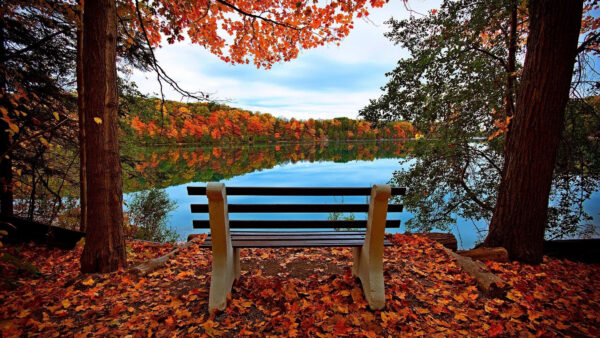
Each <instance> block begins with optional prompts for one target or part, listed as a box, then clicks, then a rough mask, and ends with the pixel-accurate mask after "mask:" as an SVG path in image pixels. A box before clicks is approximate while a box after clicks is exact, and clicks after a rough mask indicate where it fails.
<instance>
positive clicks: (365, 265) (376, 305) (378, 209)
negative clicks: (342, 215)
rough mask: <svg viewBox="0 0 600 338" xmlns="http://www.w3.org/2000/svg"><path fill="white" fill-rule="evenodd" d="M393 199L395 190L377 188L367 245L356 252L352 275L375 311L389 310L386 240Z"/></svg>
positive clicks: (373, 195) (372, 197)
mask: <svg viewBox="0 0 600 338" xmlns="http://www.w3.org/2000/svg"><path fill="white" fill-rule="evenodd" d="M390 195H391V188H390V186H389V185H387V184H384V185H374V186H373V189H372V190H371V201H370V203H369V219H368V221H367V232H366V234H365V243H364V244H363V246H362V247H357V248H354V265H353V267H352V274H353V275H354V276H357V277H358V278H360V282H361V284H362V288H363V292H364V293H365V299H366V300H367V302H368V303H369V307H370V308H371V310H381V309H383V307H384V306H385V288H384V283H383V239H384V236H385V219H386V216H387V206H388V198H389V197H390Z"/></svg>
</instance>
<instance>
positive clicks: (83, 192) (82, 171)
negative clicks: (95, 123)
mask: <svg viewBox="0 0 600 338" xmlns="http://www.w3.org/2000/svg"><path fill="white" fill-rule="evenodd" d="M77 14H78V15H77V67H76V73H77V112H78V113H79V205H80V209H81V217H80V218H81V221H80V224H79V231H81V232H85V231H86V229H87V226H86V223H87V182H86V168H87V163H86V161H85V113H84V112H83V107H84V102H83V4H82V1H79V13H77Z"/></svg>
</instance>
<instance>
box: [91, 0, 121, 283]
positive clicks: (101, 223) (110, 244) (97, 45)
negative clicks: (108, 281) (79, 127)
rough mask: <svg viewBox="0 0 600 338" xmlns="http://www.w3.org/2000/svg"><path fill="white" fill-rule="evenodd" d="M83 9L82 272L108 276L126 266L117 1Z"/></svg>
mask: <svg viewBox="0 0 600 338" xmlns="http://www.w3.org/2000/svg"><path fill="white" fill-rule="evenodd" d="M84 6H85V7H84V14H83V34H84V38H83V61H84V62H83V78H84V79H85V81H84V106H85V109H84V112H85V121H84V122H85V140H84V149H85V156H86V160H87V175H86V181H87V203H88V206H89V207H88V208H87V232H86V238H85V247H84V249H83V253H82V254H81V271H82V272H83V273H88V272H101V273H104V272H110V271H114V270H117V269H118V268H119V266H122V267H125V266H126V265H127V261H126V256H125V255H126V254H125V241H124V237H123V229H122V226H123V207H122V205H123V193H122V176H121V161H120V156H119V143H118V141H119V139H118V124H117V102H118V101H117V70H116V60H115V58H116V32H117V30H116V9H115V1H114V0H98V1H85V4H84Z"/></svg>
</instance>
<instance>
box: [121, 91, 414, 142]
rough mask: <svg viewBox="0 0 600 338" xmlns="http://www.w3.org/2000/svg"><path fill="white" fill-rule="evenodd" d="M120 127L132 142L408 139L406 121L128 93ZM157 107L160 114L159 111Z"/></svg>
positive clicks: (410, 134) (411, 129)
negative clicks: (281, 113)
mask: <svg viewBox="0 0 600 338" xmlns="http://www.w3.org/2000/svg"><path fill="white" fill-rule="evenodd" d="M125 101H126V102H125V104H124V105H123V107H122V108H121V109H122V112H123V115H121V124H120V125H121V129H122V130H123V131H124V132H125V134H126V135H129V136H131V137H132V138H133V139H132V140H133V141H137V142H143V143H149V144H157V143H171V144H172V143H222V142H231V143H243V142H277V141H290V142H302V141H327V140H380V139H410V138H414V137H415V136H418V132H417V131H416V130H415V128H414V127H413V125H412V124H411V123H410V122H406V121H393V122H385V123H380V124H378V125H376V124H374V123H371V122H367V121H365V120H355V119H349V118H347V117H336V118H334V119H330V120H320V119H319V120H316V119H308V120H306V121H303V120H297V119H294V118H291V119H289V120H288V119H284V118H278V117H274V116H273V115H271V114H268V113H260V112H250V111H247V110H242V109H237V108H232V107H229V106H227V105H224V104H218V103H210V102H196V103H180V102H175V101H165V102H164V103H163V102H162V101H161V100H159V99H156V98H144V97H140V96H132V97H128V98H126V99H125ZM161 110H162V114H161Z"/></svg>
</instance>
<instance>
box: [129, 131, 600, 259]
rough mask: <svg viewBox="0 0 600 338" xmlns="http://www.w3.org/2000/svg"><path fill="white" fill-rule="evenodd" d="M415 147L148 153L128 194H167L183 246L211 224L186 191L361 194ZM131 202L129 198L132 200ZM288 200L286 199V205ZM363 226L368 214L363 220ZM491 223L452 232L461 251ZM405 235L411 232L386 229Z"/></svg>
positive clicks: (593, 209) (594, 210)
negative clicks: (197, 222) (155, 190)
mask: <svg viewBox="0 0 600 338" xmlns="http://www.w3.org/2000/svg"><path fill="white" fill-rule="evenodd" d="M409 147H410V145H409V144H406V143H391V142H386V143H330V144H327V145H314V144H286V145H278V146H254V147H252V146H242V147H228V148H220V147H201V148H176V149H173V148H140V149H135V150H133V151H132V155H130V160H129V161H127V163H125V164H124V168H125V171H126V172H127V171H129V172H130V173H131V174H130V179H128V180H125V182H124V183H125V191H126V192H133V191H138V190H143V189H148V188H150V187H151V186H157V187H160V188H164V189H165V191H166V192H167V193H168V195H169V197H170V199H171V200H173V201H175V202H176V203H177V208H176V210H174V211H173V212H172V213H171V214H170V218H169V225H170V226H171V227H173V228H175V229H176V231H177V233H178V234H180V235H181V239H182V240H183V239H185V238H187V236H188V235H189V234H192V233H202V232H207V230H203V229H193V227H192V220H194V219H207V215H204V214H192V213H191V212H190V204H191V203H206V197H203V196H188V195H187V190H186V187H187V186H190V185H194V186H204V185H206V182H223V183H225V185H226V186H292V187H311V186H323V187H361V186H372V185H373V184H378V183H387V182H388V181H389V180H390V179H391V178H392V174H393V172H394V171H396V170H399V169H400V168H401V166H400V164H399V159H401V158H402V157H404V156H405V155H406V152H407V151H408V150H407V149H408V148H409ZM127 198H128V195H126V196H125V199H127ZM284 199H285V200H284ZM228 200H229V202H230V203H272V202H273V201H274V200H277V201H278V202H279V203H311V202H321V203H334V202H336V203H339V202H341V201H342V198H341V197H269V196H260V197H256V196H254V197H246V196H230V197H228ZM343 202H344V203H364V202H365V197H360V196H356V197H351V196H347V197H344V198H343ZM586 209H587V210H588V212H590V213H591V214H592V215H594V216H596V220H595V222H596V223H599V222H598V221H599V220H598V214H599V213H600V194H598V193H596V194H594V196H593V198H592V199H591V200H590V201H588V203H587V205H586ZM327 216H328V215H327V214H263V215H260V214H232V215H230V219H282V218H284V217H285V218H286V219H299V220H302V219H327ZM354 216H355V218H356V219H366V214H361V213H355V214H354ZM410 217H411V214H410V213H409V212H402V213H389V214H388V219H399V220H401V224H404V222H405V221H406V220H408V219H409V218H410ZM478 228H479V229H485V224H484V223H483V222H479V223H476V224H474V223H473V222H472V221H470V220H464V219H458V221H457V224H455V226H454V227H453V228H452V229H451V232H453V233H454V235H455V236H456V237H457V239H458V240H459V247H462V248H465V249H468V248H471V247H473V245H474V244H475V242H476V241H478V240H482V239H483V236H485V233H481V232H480V231H479V230H478ZM386 231H387V232H390V233H395V232H405V231H406V229H405V228H404V226H401V227H400V228H391V229H386Z"/></svg>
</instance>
